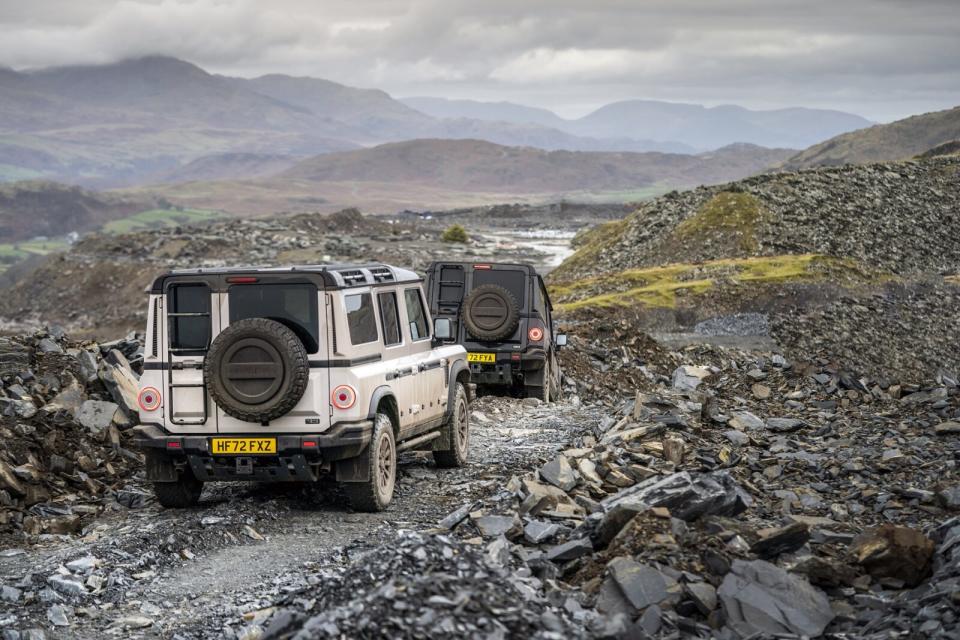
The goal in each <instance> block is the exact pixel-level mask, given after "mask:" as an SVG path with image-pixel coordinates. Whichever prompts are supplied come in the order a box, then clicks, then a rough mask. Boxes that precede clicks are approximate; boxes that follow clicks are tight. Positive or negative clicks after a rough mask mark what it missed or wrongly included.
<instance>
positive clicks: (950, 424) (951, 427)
mask: <svg viewBox="0 0 960 640" xmlns="http://www.w3.org/2000/svg"><path fill="white" fill-rule="evenodd" d="M933 431H934V433H936V434H937V435H938V436H945V435H950V434H956V433H960V422H956V421H954V420H948V421H947V422H941V423H940V424H938V425H937V426H935V427H934V428H933Z"/></svg>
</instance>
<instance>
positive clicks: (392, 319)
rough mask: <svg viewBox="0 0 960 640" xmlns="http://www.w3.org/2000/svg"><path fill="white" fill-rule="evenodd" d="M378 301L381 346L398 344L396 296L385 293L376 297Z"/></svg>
mask: <svg viewBox="0 0 960 640" xmlns="http://www.w3.org/2000/svg"><path fill="white" fill-rule="evenodd" d="M377 298H378V299H379V301H380V325H381V326H382V327H383V344H385V345H391V344H400V313H399V312H398V310H397V294H396V293H394V292H393V291H387V292H384V293H381V294H379V295H378V296H377Z"/></svg>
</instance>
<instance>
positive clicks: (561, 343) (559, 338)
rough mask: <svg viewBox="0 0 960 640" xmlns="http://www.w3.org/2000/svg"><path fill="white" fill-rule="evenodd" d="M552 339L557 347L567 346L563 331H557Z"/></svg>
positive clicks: (565, 335)
mask: <svg viewBox="0 0 960 640" xmlns="http://www.w3.org/2000/svg"><path fill="white" fill-rule="evenodd" d="M554 341H555V342H556V343H557V346H558V347H565V346H567V334H565V333H558V334H557V337H556V338H555V339H554Z"/></svg>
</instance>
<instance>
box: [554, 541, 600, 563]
mask: <svg viewBox="0 0 960 640" xmlns="http://www.w3.org/2000/svg"><path fill="white" fill-rule="evenodd" d="M591 553H593V544H592V543H591V542H590V539H589V538H574V539H573V540H568V541H566V542H564V543H563V544H558V545H556V546H554V547H551V548H550V549H548V550H547V553H546V559H547V560H551V561H553V562H566V561H567V560H575V559H576V558H580V557H582V556H585V555H589V554H591Z"/></svg>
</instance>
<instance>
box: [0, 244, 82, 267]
mask: <svg viewBox="0 0 960 640" xmlns="http://www.w3.org/2000/svg"><path fill="white" fill-rule="evenodd" d="M68 246H69V245H68V244H67V241H66V240H63V239H54V240H29V241H26V242H6V243H0V273H2V272H3V271H6V270H7V267H9V266H10V265H12V264H15V263H17V262H20V261H21V260H26V259H27V258H29V257H30V256H34V255H41V256H45V255H47V254H48V253H53V252H55V251H63V250H65V249H66V248H67V247H68Z"/></svg>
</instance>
